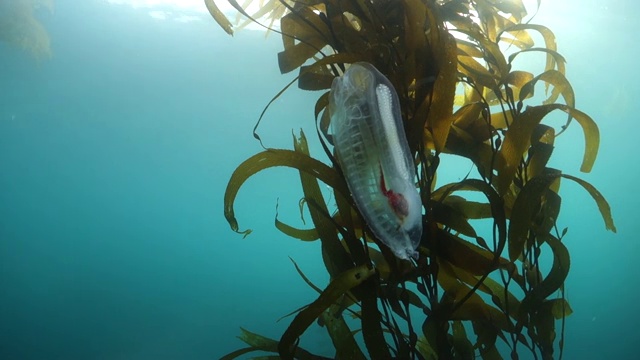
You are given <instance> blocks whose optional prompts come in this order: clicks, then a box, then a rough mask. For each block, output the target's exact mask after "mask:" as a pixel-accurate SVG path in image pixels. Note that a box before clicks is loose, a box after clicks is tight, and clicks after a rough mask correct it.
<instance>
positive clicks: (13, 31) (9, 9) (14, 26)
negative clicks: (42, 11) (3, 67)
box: [0, 0, 53, 61]
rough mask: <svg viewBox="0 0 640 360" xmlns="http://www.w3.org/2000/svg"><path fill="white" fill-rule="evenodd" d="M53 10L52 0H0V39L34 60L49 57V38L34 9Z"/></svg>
mask: <svg viewBox="0 0 640 360" xmlns="http://www.w3.org/2000/svg"><path fill="white" fill-rule="evenodd" d="M39 8H46V9H47V10H49V12H53V0H11V1H0V41H4V42H7V43H9V44H11V45H14V46H16V47H18V48H20V49H22V50H24V51H26V52H27V53H29V54H30V55H31V56H33V57H34V58H35V59H36V60H39V61H40V60H46V59H48V58H50V57H51V40H50V38H49V34H48V33H47V30H46V29H45V28H44V26H43V25H42V23H41V22H40V21H39V20H37V19H36V17H35V14H34V13H35V11H36V10H38V9H39Z"/></svg>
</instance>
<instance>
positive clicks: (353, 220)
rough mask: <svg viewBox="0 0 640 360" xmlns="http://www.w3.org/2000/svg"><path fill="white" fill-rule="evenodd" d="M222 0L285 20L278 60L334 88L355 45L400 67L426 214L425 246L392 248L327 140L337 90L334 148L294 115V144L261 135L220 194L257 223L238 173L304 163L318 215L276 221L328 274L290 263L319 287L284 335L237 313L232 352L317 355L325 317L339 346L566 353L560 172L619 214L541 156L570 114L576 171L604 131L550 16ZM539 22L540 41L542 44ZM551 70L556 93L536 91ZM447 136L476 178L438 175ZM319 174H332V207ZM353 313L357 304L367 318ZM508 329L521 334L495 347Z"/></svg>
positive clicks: (404, 353)
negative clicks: (313, 345)
mask: <svg viewBox="0 0 640 360" xmlns="http://www.w3.org/2000/svg"><path fill="white" fill-rule="evenodd" d="M205 3H206V4H207V7H208V9H209V11H210V12H211V14H212V16H213V17H214V19H215V20H216V21H217V22H218V23H219V24H220V25H221V26H222V27H223V29H225V31H227V33H229V34H233V25H232V23H231V22H230V21H228V20H227V19H226V17H225V16H224V15H223V14H222V13H221V12H220V11H219V10H218V8H217V7H216V5H215V4H214V3H213V1H211V0H205ZM229 3H230V4H231V5H233V6H234V7H235V8H236V9H237V11H238V12H239V13H241V14H242V15H244V16H246V17H248V18H249V19H251V20H253V21H256V22H258V21H259V19H267V21H270V22H272V23H273V22H274V21H278V20H279V22H280V27H279V29H274V31H276V32H278V33H280V34H281V35H282V39H283V44H284V50H283V51H282V52H280V53H279V54H278V60H279V65H280V71H281V72H282V73H288V72H290V71H293V70H296V69H299V75H298V77H297V83H298V87H299V88H301V89H306V90H327V89H329V88H330V87H331V83H332V81H333V79H334V78H335V77H336V76H340V75H341V74H342V73H343V72H344V71H345V67H346V66H347V65H348V64H351V63H355V62H367V63H370V64H373V65H374V66H375V67H376V68H377V69H378V70H380V72H382V73H383V74H384V75H385V76H386V77H387V78H388V79H389V80H390V81H391V83H392V84H393V86H394V88H395V89H396V91H397V93H398V96H399V98H400V105H401V108H402V117H403V121H404V126H405V131H406V134H407V138H408V141H409V146H410V149H411V152H412V153H413V154H414V158H415V164H416V169H417V173H418V179H417V185H418V187H419V190H420V194H421V198H422V205H423V206H424V209H425V215H424V216H423V228H424V232H423V236H422V240H421V243H420V246H419V248H418V251H419V258H418V259H417V260H416V261H406V260H399V259H397V258H396V257H394V256H393V254H392V253H391V252H390V251H389V249H388V248H386V247H385V246H384V245H383V244H382V243H380V241H378V240H377V239H375V238H374V236H373V235H372V233H371V232H370V231H369V229H368V227H367V225H366V224H365V222H364V221H363V220H362V218H361V216H360V213H359V212H358V210H357V208H356V207H355V206H354V203H353V201H352V199H351V196H350V193H349V191H348V189H347V186H346V183H345V180H344V178H343V176H342V173H341V171H340V169H339V166H338V165H337V162H336V161H335V159H334V157H333V154H332V152H331V150H330V145H331V143H332V137H331V134H330V133H329V130H328V129H329V123H330V117H329V114H328V112H329V111H327V109H326V108H327V105H328V99H329V92H328V91H326V92H325V93H324V94H323V95H321V96H320V97H319V99H318V101H317V103H316V106H315V109H314V111H315V117H316V122H317V128H318V136H319V139H320V141H321V143H322V145H323V147H324V150H325V152H326V155H327V156H328V157H329V159H331V164H330V165H327V164H325V163H323V162H321V161H319V160H316V159H314V158H313V157H311V156H310V154H309V151H308V148H307V141H306V138H305V136H304V134H302V133H301V134H300V135H299V136H294V139H293V143H294V149H293V150H285V149H265V151H263V152H261V153H259V154H256V155H254V156H253V157H251V158H249V159H247V160H246V161H245V162H243V163H242V164H240V166H238V168H237V169H236V170H235V172H234V173H233V175H232V177H231V179H230V181H229V184H228V187H227V189H226V193H225V199H224V206H225V217H226V218H227V221H228V222H229V224H230V225H231V228H232V229H233V230H234V231H237V232H240V233H243V234H245V235H246V234H248V233H249V231H250V230H244V231H240V230H239V227H238V223H237V221H236V218H235V214H234V209H233V203H234V199H235V196H236V194H237V192H238V190H239V188H240V187H241V185H242V184H243V183H244V181H245V180H246V179H247V178H249V177H251V176H253V175H254V174H256V173H257V172H259V171H261V170H264V169H267V168H270V167H274V166H288V167H291V168H295V169H297V170H299V173H300V181H301V183H302V187H303V192H304V199H303V200H304V201H303V202H301V204H303V205H306V206H307V208H308V210H309V212H310V214H311V218H312V220H313V224H314V228H313V229H297V228H294V227H292V226H290V225H287V224H285V223H283V222H280V221H277V222H276V226H277V227H278V229H280V230H281V231H282V232H283V233H285V234H287V235H290V236H292V237H294V238H298V239H300V240H303V241H313V240H318V239H319V240H320V241H321V244H322V254H321V255H322V258H323V260H324V264H325V266H326V268H327V271H328V272H329V275H330V278H331V281H330V283H329V285H328V286H327V287H326V288H324V289H320V288H318V287H316V286H315V285H313V284H312V283H311V282H310V281H309V280H308V279H307V278H306V277H305V276H304V274H303V273H302V271H301V270H300V269H299V268H298V267H297V265H296V269H297V271H298V272H299V273H300V275H301V276H302V277H303V279H304V280H305V281H306V282H307V283H308V284H309V285H310V286H311V287H313V288H314V289H315V290H316V291H317V292H318V293H319V296H318V298H317V299H316V300H315V301H313V302H312V303H310V304H309V305H308V306H306V307H303V308H302V309H299V310H297V311H295V312H294V313H292V314H296V315H295V317H294V319H293V321H292V322H291V324H290V325H289V327H288V328H287V330H286V331H285V333H284V334H283V335H282V337H281V338H280V340H279V341H277V340H271V339H267V338H264V337H262V336H260V335H258V334H254V333H251V332H249V331H247V330H245V329H242V332H241V335H240V338H241V339H242V340H243V341H244V342H246V343H247V344H248V347H246V348H244V349H240V350H238V351H235V352H233V353H231V354H228V355H226V356H224V357H223V359H233V358H236V357H238V356H240V355H242V354H246V353H249V352H252V351H266V352H269V353H273V354H277V355H279V356H280V357H281V358H284V359H292V358H298V359H318V358H321V357H319V356H316V355H313V354H311V353H309V352H308V351H306V350H304V349H303V347H302V346H300V344H299V337H300V335H302V334H303V333H304V332H305V331H306V329H307V328H308V327H309V326H311V324H312V323H313V322H315V321H317V322H318V324H320V325H321V326H324V327H325V328H326V329H327V332H328V335H329V336H330V338H331V340H332V342H333V345H334V346H335V350H336V356H335V357H336V358H339V359H364V358H366V357H367V356H368V357H370V358H372V359H391V358H398V359H410V358H414V359H472V358H477V357H480V358H483V359H501V358H502V357H503V356H507V357H510V358H512V359H517V358H518V354H519V353H522V352H523V351H524V352H528V353H531V354H533V356H534V358H543V359H551V358H554V357H562V351H563V339H564V318H565V317H566V316H568V315H570V314H571V312H572V310H571V308H570V306H569V304H568V302H567V301H566V299H565V297H564V285H563V284H564V280H565V279H566V277H567V274H568V272H569V266H570V257H569V251H568V249H567V248H566V247H565V245H564V244H563V241H562V239H563V237H564V236H565V235H566V233H567V229H566V228H565V229H563V230H559V229H558V227H557V225H556V219H557V218H558V215H559V213H560V205H561V197H560V195H559V194H558V190H559V184H560V181H561V180H562V179H566V180H572V181H574V182H576V183H578V184H579V185H581V186H582V187H583V188H584V189H585V190H587V192H588V193H589V194H590V195H591V196H592V198H593V199H594V200H595V201H596V204H597V206H598V208H599V210H600V213H601V214H602V217H603V219H604V222H605V226H606V228H607V229H608V230H611V231H614V232H615V226H614V223H613V219H612V217H611V212H610V208H609V205H608V204H607V202H606V200H605V199H604V198H603V197H602V195H601V194H600V193H599V192H598V191H597V190H596V189H595V188H594V187H593V186H592V185H590V184H589V183H587V182H586V181H584V180H581V179H579V178H577V177H574V176H572V175H568V174H564V173H562V172H561V171H560V170H558V169H552V168H549V167H548V166H547V163H548V161H549V159H550V157H551V155H552V152H553V149H554V142H555V140H556V138H557V137H558V135H560V134H561V133H562V132H563V131H564V129H566V127H567V126H569V125H570V124H572V123H573V122H577V123H578V125H580V126H581V127H582V130H583V133H584V139H585V149H584V156H583V159H582V165H581V171H583V172H589V171H591V168H592V166H593V164H594V161H595V159H596V155H597V152H598V147H599V131H598V127H597V126H596V124H595V122H594V121H593V120H592V119H591V118H590V117H589V116H588V115H586V114H585V113H583V112H581V111H579V110H578V109H576V108H575V99H574V92H573V89H572V87H571V84H570V83H569V81H568V80H567V79H566V77H565V60H564V58H563V57H562V56H561V55H560V54H559V53H558V52H557V49H556V44H555V38H554V35H553V33H552V32H551V30H549V29H548V28H546V27H544V26H542V25H534V24H530V23H528V22H523V18H524V17H525V16H526V15H527V14H526V10H525V7H524V6H523V4H522V2H521V0H510V1H507V0H505V1H498V0H474V1H471V0H449V1H446V0H444V1H443V0H394V1H390V0H386V1H385V0H299V1H275V0H273V1H268V2H266V3H265V4H264V5H263V7H262V8H261V9H260V10H259V11H258V12H257V13H255V14H248V13H247V12H246V11H245V10H244V9H243V8H242V7H241V6H240V5H239V4H238V3H237V2H236V1H229ZM265 27H268V26H265ZM534 36H537V37H541V38H542V40H543V41H544V44H543V45H542V46H540V45H537V44H536V43H535V42H534V40H533V38H534ZM535 53H539V54H542V55H544V57H545V58H546V61H545V64H544V70H543V71H542V72H541V73H540V74H533V73H531V72H528V71H525V70H520V69H516V68H515V66H514V61H515V60H516V59H518V58H522V57H526V56H529V55H530V54H535ZM542 86H544V89H545V95H544V96H540V95H538V96H535V97H534V90H538V88H540V87H542ZM284 90H286V88H285V89H283V90H282V91H281V92H280V93H278V94H277V95H276V96H275V97H274V99H275V98H277V97H278V96H280V94H281V93H282V92H283V91H284ZM560 99H561V100H562V101H561V102H559V100H560ZM536 100H537V102H536ZM536 103H537V104H536ZM554 111H556V112H557V111H559V112H563V113H565V114H566V122H565V124H564V125H563V126H562V127H561V129H560V131H559V132H556V129H555V128H553V127H551V126H548V125H545V124H543V123H542V120H544V119H545V117H547V115H548V114H550V113H551V112H554ZM254 135H255V136H256V138H258V139H259V137H258V135H257V134H254ZM441 154H454V155H459V156H462V157H466V158H468V159H470V160H471V161H472V162H473V164H474V168H475V170H476V171H477V172H478V174H479V177H480V179H471V178H465V179H464V180H462V181H460V182H456V183H451V184H446V185H443V186H438V187H436V176H437V174H438V167H439V165H440V162H441ZM442 160H443V161H446V158H443V159H442ZM318 180H320V181H322V182H324V183H325V184H327V185H328V186H329V187H331V188H332V189H333V193H334V195H335V201H336V204H337V209H336V211H335V212H330V210H329V208H328V207H327V205H326V204H327V203H326V200H325V198H324V196H323V194H322V192H321V191H320V187H319V184H318ZM468 192H475V193H477V194H480V195H481V196H482V198H485V199H486V200H484V201H472V200H470V199H469V197H468V196H467V197H465V196H464V195H465V194H469V193H468ZM477 197H478V196H474V198H477ZM478 219H484V221H485V224H486V222H487V221H488V222H491V223H492V224H493V225H492V229H493V231H492V238H491V239H488V240H487V239H484V238H483V237H481V236H479V235H478V234H477V230H478V226H477V224H479V223H482V222H477V221H472V220H478ZM473 224H475V225H476V226H474V225H473ZM373 243H375V244H376V245H377V248H376V247H372V246H370V245H371V244H373ZM378 249H379V250H378ZM543 256H545V257H546V258H548V259H553V261H552V265H551V269H550V270H549V272H548V273H546V274H543V273H542V272H541V271H540V270H539V269H540V267H539V262H540V259H541V257H543ZM347 315H349V316H351V317H353V318H354V319H356V320H357V321H358V322H357V324H358V325H357V326H359V329H357V331H354V330H353V329H352V328H350V327H349V325H348V323H347V321H346V320H345V317H346V316H347ZM351 324H353V322H351ZM558 325H559V326H560V329H559V334H558V329H557V327H558ZM352 326H353V325H352ZM359 336H361V337H362V342H361V344H364V347H365V348H366V351H365V349H362V348H361V345H359V343H358V342H357V341H356V338H357V337H359ZM499 343H502V344H503V345H502V346H501V348H502V349H507V348H508V349H510V350H509V351H507V352H505V351H503V352H502V353H501V352H499V351H498V347H497V344H499ZM558 349H559V354H558V353H557V352H558Z"/></svg>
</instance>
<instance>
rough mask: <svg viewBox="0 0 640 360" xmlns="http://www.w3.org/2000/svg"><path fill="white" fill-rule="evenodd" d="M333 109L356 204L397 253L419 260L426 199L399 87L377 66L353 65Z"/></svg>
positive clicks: (336, 89)
mask: <svg viewBox="0 0 640 360" xmlns="http://www.w3.org/2000/svg"><path fill="white" fill-rule="evenodd" d="M329 111H330V115H331V129H332V132H333V140H334V147H335V153H336V158H337V159H338V162H339V164H340V167H341V168H342V172H343V173H344V176H345V178H346V180H347V184H348V185H349V190H350V191H351V193H352V196H353V198H354V200H355V203H356V206H357V207H358V209H359V210H360V212H361V213H362V215H363V216H364V218H365V221H366V222H367V224H368V225H369V228H371V231H373V233H374V235H375V236H376V237H377V238H378V239H379V240H380V241H382V242H383V243H384V244H385V245H387V246H388V247H389V248H390V249H391V250H392V251H393V252H394V253H395V255H396V256H397V257H399V258H402V259H409V258H411V257H414V258H415V257H416V256H417V252H416V248H417V247H418V244H419V243H420V237H421V236H422V203H421V200H420V195H419V194H418V191H417V189H416V186H415V177H416V176H415V168H414V164H413V159H412V157H411V153H410V152H409V146H408V145H407V139H406V136H405V134H404V130H403V127H402V120H401V116H400V105H399V102H398V96H397V94H396V93H395V90H394V89H393V86H392V85H391V83H390V82H389V80H388V79H387V78H386V77H384V75H382V74H381V73H380V72H379V71H378V70H377V69H376V68H375V67H373V66H372V65H371V64H368V63H356V64H353V65H351V66H350V67H349V69H347V71H346V72H345V73H344V75H342V76H341V77H339V78H336V79H335V80H334V81H333V85H332V86H331V95H330V99H329Z"/></svg>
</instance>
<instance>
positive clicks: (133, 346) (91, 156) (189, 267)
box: [0, 0, 640, 360]
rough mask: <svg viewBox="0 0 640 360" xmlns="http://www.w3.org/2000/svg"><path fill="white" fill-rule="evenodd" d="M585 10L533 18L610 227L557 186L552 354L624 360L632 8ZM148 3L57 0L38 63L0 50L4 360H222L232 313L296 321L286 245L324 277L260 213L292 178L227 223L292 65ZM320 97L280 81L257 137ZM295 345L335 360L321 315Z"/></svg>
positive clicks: (629, 343) (285, 124)
mask: <svg viewBox="0 0 640 360" xmlns="http://www.w3.org/2000/svg"><path fill="white" fill-rule="evenodd" d="M576 3H577V2H576ZM583 3H586V4H587V5H585V6H584V7H583V8H581V9H580V10H577V12H576V13H575V14H573V15H569V13H568V9H570V8H571V7H570V6H569V2H562V4H558V5H555V4H553V3H552V2H551V1H547V2H545V3H544V4H543V8H542V10H541V13H540V14H539V17H538V18H537V19H536V21H534V22H538V23H543V24H546V25H548V26H549V27H551V29H552V30H553V31H554V32H555V34H556V36H557V39H558V45H559V51H560V52H561V53H562V54H563V55H565V57H566V58H567V61H568V64H567V76H568V78H569V79H570V81H572V84H573V86H574V90H575V92H576V96H577V106H578V108H579V109H581V110H582V111H584V112H586V113H588V114H589V115H591V116H592V117H593V118H594V119H595V120H596V121H597V122H598V123H599V126H600V131H601V148H600V153H599V157H598V160H597V162H596V165H595V167H594V169H593V172H592V173H590V174H579V171H578V170H579V163H580V160H581V156H582V155H581V151H582V150H581V147H582V144H583V142H582V141H583V140H582V134H581V132H580V129H579V127H577V126H575V125H577V124H574V126H572V129H570V130H569V131H568V132H567V133H566V135H563V137H561V138H560V139H558V143H557V144H558V146H557V148H556V153H555V155H554V156H555V158H554V160H553V161H554V163H553V164H552V165H555V166H561V167H562V168H563V169H564V170H565V171H566V172H567V173H570V174H574V175H579V176H582V177H583V178H585V179H586V180H588V181H590V182H591V183H593V184H594V185H595V186H597V187H598V189H599V190H600V191H601V192H602V193H603V194H604V195H605V196H606V197H607V199H608V200H609V202H610V204H611V206H612V208H613V215H614V217H615V221H616V225H617V228H618V233H617V234H612V233H610V232H606V231H605V230H604V224H603V222H602V220H601V218H600V216H599V214H598V212H597V209H596V207H595V204H594V203H593V202H592V200H591V198H590V197H589V196H588V195H587V194H586V192H584V191H583V190H582V189H581V188H579V187H578V186H577V185H575V184H571V183H568V182H565V183H564V184H563V186H562V190H561V195H562V196H563V199H564V203H563V214H562V217H561V219H560V222H561V224H562V226H563V227H564V226H567V227H568V228H569V232H568V235H567V238H565V239H566V240H565V241H566V244H567V246H568V248H569V250H570V252H571V256H572V264H571V266H572V271H571V273H570V276H569V279H568V281H567V284H566V287H567V296H568V299H569V301H570V303H571V306H572V308H573V310H574V314H573V315H571V316H570V317H569V318H568V319H567V323H566V326H567V330H566V340H565V343H566V345H565V358H566V359H634V358H636V356H637V354H636V353H637V351H636V348H637V343H638V341H640V330H639V329H640V328H639V327H638V326H637V324H638V323H639V322H640V311H638V309H637V303H638V301H639V300H640V297H639V295H640V291H639V290H638V286H640V266H638V265H637V263H636V261H637V258H638V255H640V245H639V244H640V242H639V241H638V239H637V235H636V234H638V233H640V223H639V222H638V206H640V196H639V195H638V191H637V181H638V177H639V175H640V160H638V159H637V158H636V153H637V149H636V146H637V133H638V131H637V127H636V125H637V120H638V119H637V115H635V114H637V112H638V111H640V105H638V102H637V101H634V100H633V99H634V97H635V96H636V95H637V94H638V92H639V91H640V85H639V84H640V82H639V81H638V80H639V78H638V75H637V65H636V63H637V61H636V59H635V58H634V57H636V56H638V55H640V48H639V47H638V44H637V43H634V41H635V40H630V39H633V36H635V32H632V31H633V30H634V28H633V27H632V19H631V17H632V15H631V14H637V13H638V10H640V7H639V6H638V5H635V4H634V5H631V3H632V2H631V1H626V2H620V1H610V2H609V3H607V2H606V1H605V2H602V1H599V2H595V1H593V2H583ZM627 3H628V4H627ZM151 10H153V9H149V8H132V7H130V6H126V5H114V4H109V3H107V2H104V1H83V2H80V1H70V0H66V1H57V2H56V9H55V13H54V14H53V15H51V14H48V13H47V12H39V13H38V17H39V18H40V19H41V20H42V22H43V23H44V25H45V27H46V29H47V30H48V32H49V34H50V36H51V39H52V40H51V41H52V49H53V57H52V58H51V59H50V60H46V61H42V62H37V61H35V60H33V59H32V58H31V57H30V56H29V55H28V54H25V53H24V52H21V51H20V50H18V49H16V48H14V47H10V46H8V45H7V44H5V43H0V169H1V170H0V289H1V292H0V359H136V360H137V359H215V358H218V357H220V356H222V355H223V354H225V353H228V352H230V351H232V350H235V349H237V348H240V347H243V343H242V342H240V341H239V340H238V339H237V338H236V336H237V335H238V334H239V333H240V329H239V327H240V326H242V327H244V328H247V329H249V330H251V331H254V332H257V333H261V334H263V335H266V336H270V337H272V338H276V339H277V338H279V336H280V335H281V334H282V332H283V331H284V329H285V328H286V326H287V325H288V323H289V321H290V318H289V319H284V320H281V321H279V322H276V320H277V319H279V318H280V317H281V316H283V315H285V314H287V313H289V312H291V311H292V310H294V309H296V308H298V307H300V306H302V305H305V304H307V303H309V302H311V301H312V300H313V299H315V297H316V293H315V292H314V291H313V290H312V289H310V288H309V287H308V286H306V285H305V284H304V282H303V281H302V280H301V279H300V277H299V276H298V275H297V273H296V272H295V269H294V267H293V266H292V264H291V262H290V260H289V259H288V257H292V258H293V259H294V260H295V261H296V262H297V263H298V264H299V265H300V267H301V268H302V270H303V271H305V273H306V274H307V275H308V276H309V277H310V278H311V280H312V281H314V282H315V283H316V284H318V285H319V286H324V284H326V281H327V276H326V274H325V270H324V268H323V265H322V263H321V259H320V257H319V244H317V243H315V242H314V243H301V242H299V241H296V240H293V239H290V238H287V237H286V236H284V235H282V234H280V233H279V232H277V230H275V228H274V226H273V221H274V217H275V214H276V204H279V209H278V212H279V217H280V218H281V219H283V220H287V221H289V222H292V223H296V221H297V222H298V223H299V214H298V210H297V209H298V199H299V198H300V196H301V190H300V187H299V185H298V176H297V173H296V172H294V171H292V170H287V169H275V170H270V171H268V172H265V173H262V174H259V175H258V176H256V177H255V178H252V179H251V180H249V182H248V183H247V184H246V185H245V186H244V187H243V188H242V190H241V192H240V195H239V197H238V200H237V205H236V214H237V217H238V221H239V222H240V227H241V229H245V228H251V229H253V233H252V234H251V235H250V236H248V237H247V238H246V239H242V236H240V235H237V234H235V233H233V232H232V231H231V230H230V229H229V226H228V224H227V222H226V221H225V219H224V216H223V206H222V204H223V194H224V189H225V186H226V183H227V181H228V179H229V177H230V176H231V173H232V171H233V170H234V169H235V167H236V166H238V164H240V163H241V162H242V161H243V160H245V159H246V158H247V157H249V156H251V155H252V154H254V153H256V152H258V151H260V150H261V148H260V145H259V143H258V142H257V141H256V140H254V139H253V137H252V133H251V132H252V129H253V126H254V124H255V121H256V119H257V117H258V115H259V114H260V112H261V111H262V108H263V107H264V105H266V103H267V102H268V101H269V100H270V99H271V97H272V96H273V95H274V94H275V93H276V92H277V91H279V90H280V89H281V88H282V87H283V86H284V85H286V84H287V83H288V82H289V81H291V79H293V76H294V74H287V75H284V76H282V75H280V74H279V72H278V67H277V59H276V55H275V54H276V53H277V52H278V51H279V50H280V46H281V45H280V44H281V40H280V38H279V37H277V36H275V34H271V35H270V36H268V37H266V38H265V36H264V34H263V33H259V32H255V31H240V32H239V33H237V34H236V35H235V37H233V38H232V37H230V36H228V35H226V34H225V33H224V32H223V31H222V30H220V29H219V28H218V27H217V25H216V24H215V23H214V22H213V21H212V20H211V19H210V18H209V17H208V16H207V14H203V13H202V12H198V11H195V12H193V13H190V15H192V16H194V17H195V18H197V19H196V20H194V21H188V22H184V21H178V20H177V19H178V18H177V17H175V15H176V14H178V13H179V11H183V10H184V9H183V10H180V9H176V8H172V7H170V6H169V5H164V6H163V7H162V8H161V10H163V11H166V12H167V13H168V14H169V15H166V14H165V15H166V16H165V19H161V18H158V16H157V14H156V17H152V16H149V11H151ZM167 16H168V17H167ZM318 94H319V93H312V92H303V91H300V90H297V89H295V88H291V90H290V91H288V92H287V93H286V94H285V95H284V96H283V97H282V98H281V99H280V100H278V101H277V102H276V103H275V104H274V106H273V108H272V109H271V110H270V111H269V112H268V113H267V116H266V118H265V120H264V122H263V123H262V124H261V126H260V128H259V132H260V134H261V136H262V138H263V140H264V141H265V145H266V146H270V147H286V148H290V147H291V131H292V130H295V131H298V129H299V128H300V127H303V128H304V129H305V132H306V133H307V134H308V136H309V138H314V137H315V132H314V127H313V104H314V102H315V99H316V97H317V96H318ZM312 152H314V153H316V154H320V152H321V150H319V149H318V147H317V144H315V146H314V147H312ZM307 220H308V219H307ZM301 345H302V346H303V347H305V348H307V349H309V350H312V351H316V352H318V353H321V354H323V355H325V356H331V355H332V354H331V352H330V350H328V349H330V341H329V340H328V338H327V337H326V335H325V332H324V329H321V328H318V327H313V328H311V329H310V330H309V331H308V333H307V334H306V335H305V336H304V337H303V338H302V342H301Z"/></svg>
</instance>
